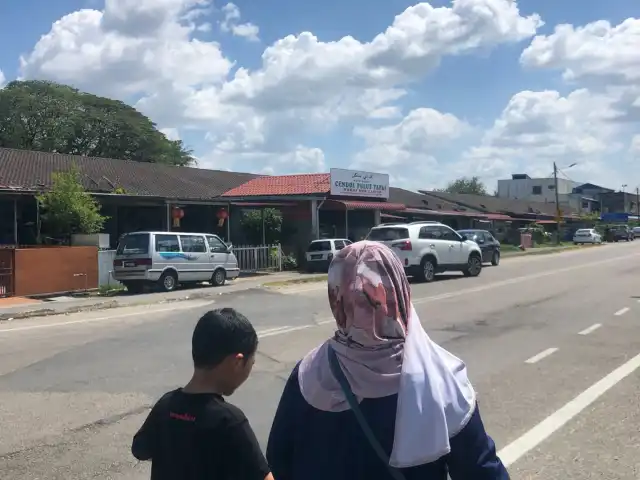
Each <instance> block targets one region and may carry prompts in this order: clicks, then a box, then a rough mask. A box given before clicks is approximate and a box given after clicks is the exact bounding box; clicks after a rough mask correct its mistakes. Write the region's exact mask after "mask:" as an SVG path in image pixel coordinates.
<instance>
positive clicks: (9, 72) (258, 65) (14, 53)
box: [0, 0, 640, 189]
mask: <svg viewBox="0 0 640 480" xmlns="http://www.w3.org/2000/svg"><path fill="white" fill-rule="evenodd" d="M634 3H635V2H634V1H632V0H609V1H607V2H602V1H596V0H580V1H579V0H562V1H557V0H535V1H534V0H521V1H519V2H517V4H516V6H517V10H514V9H513V2H511V1H510V0H458V1H456V2H453V3H452V2H445V1H436V0H434V1H432V2H430V5H431V6H432V7H435V8H436V9H435V10H433V9H428V8H423V7H424V6H425V4H418V3H417V2H415V1H413V2H411V1H406V0H386V1H379V0H369V1H368V2H366V3H365V2H364V1H363V0H355V1H349V2H346V3H345V2H338V1H335V0H326V1H325V2H321V3H318V2H315V3H313V2H310V3H309V2H307V3H303V2H294V1H293V0H272V1H271V2H258V1H247V0H236V1H235V2H234V5H231V6H229V5H227V6H225V4H226V2H221V3H212V2H210V1H209V0H153V1H152V0H136V1H132V0H109V1H107V2H106V5H105V1H104V0H58V1H56V2H50V1H43V0H22V1H21V2H18V1H15V0H5V1H4V2H3V3H2V5H1V6H0V41H1V42H2V45H3V48H2V49H0V71H2V72H3V75H4V77H5V78H6V80H7V81H10V80H12V79H15V78H47V79H52V80H56V81H60V82H62V83H70V84H73V85H74V86H77V87H78V88H81V89H84V90H88V91H92V92H93V93H97V94H103V95H108V96H112V97H118V98H121V99H123V100H125V101H127V102H129V103H131V104H133V105H135V106H136V107H137V108H139V109H140V110H142V111H143V112H144V113H145V114H147V115H149V116H150V117H151V118H152V120H154V121H155V122H156V123H157V124H158V125H159V127H161V128H162V129H163V131H165V132H166V133H167V135H168V136H172V137H173V136H177V137H180V138H182V139H183V140H184V141H185V142H186V143H187V144H188V145H189V146H190V147H191V148H193V149H194V150H195V153H196V155H197V156H198V158H199V163H200V165H201V166H202V167H206V168H222V169H234V170H250V171H256V172H265V173H295V172H307V171H327V170H328V168H330V167H348V166H351V167H354V168H366V169H369V170H373V171H382V172H386V173H390V174H391V176H392V181H393V182H394V183H396V184H398V185H402V186H406V187H407V188H414V189H417V188H431V187H435V186H441V185H444V184H446V182H447V181H449V180H452V179H454V178H456V177H459V176H461V175H479V176H480V177H481V178H482V179H483V180H484V181H485V182H486V183H488V184H489V185H490V186H492V185H493V184H494V183H495V180H496V179H498V178H502V177H504V176H506V175H509V174H510V173H512V172H516V171H517V172H527V173H530V174H532V175H545V174H547V173H548V172H549V171H550V170H551V165H552V163H553V161H556V162H558V164H559V165H568V164H569V163H573V162H576V161H577V162H578V165H577V166H576V167H574V168H573V169H572V171H571V172H567V174H568V175H569V174H570V175H571V178H574V179H576V180H585V181H592V182H596V183H597V182H602V183H607V184H608V186H611V187H613V188H617V187H619V184H621V182H624V183H627V184H630V182H631V183H634V185H635V183H640V169H639V168H638V163H639V162H638V160H639V159H640V136H637V135H638V134H639V133H640V128H638V120H640V107H638V106H637V105H635V102H636V101H637V102H638V105H640V93H639V91H638V87H637V85H638V80H640V48H638V47H637V46H638V45H640V20H638V19H634V18H633V15H634V14H636V15H637V13H636V12H637V3H636V5H635V6H634ZM438 7H442V8H441V9H438ZM83 9H84V10H85V11H84V13H83V14H80V13H78V12H80V11H81V10H83ZM487 12H489V13H488V14H487ZM225 18H226V20H225ZM394 19H395V20H394ZM603 20H605V21H608V22H609V23H596V22H600V21H603ZM55 22H58V27H57V28H53V27H52V25H53V24H54V23H55ZM452 22H453V23H452ZM623 22H624V23H623ZM560 24H567V27H564V28H561V29H560V30H558V31H556V27H557V26H558V25H560ZM390 26H392V27H393V28H391V29H389V27H390ZM52 28H53V29H52ZM305 32H306V33H305ZM43 35H47V37H43ZM287 36H289V37H287ZM345 37H353V40H348V39H345ZM283 39H285V40H283ZM374 39H375V40H374ZM332 42H334V43H332ZM633 45H635V47H634V46H633ZM21 56H23V59H24V60H23V65H22V67H21V63H20V57H21ZM612 72H613V73H612ZM620 72H621V73H620ZM620 118H624V121H622V120H620ZM630 178H631V179H630Z"/></svg>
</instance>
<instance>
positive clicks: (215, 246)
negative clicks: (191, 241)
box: [207, 235, 229, 253]
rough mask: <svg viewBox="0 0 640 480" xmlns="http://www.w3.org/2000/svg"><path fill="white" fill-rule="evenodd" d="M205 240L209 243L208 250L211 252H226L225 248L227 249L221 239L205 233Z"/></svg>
mask: <svg viewBox="0 0 640 480" xmlns="http://www.w3.org/2000/svg"><path fill="white" fill-rule="evenodd" d="M207 242H208V243H209V250H211V251H212V252H213V253H226V252H227V250H229V248H228V247H227V245H226V244H225V243H224V242H223V241H222V240H220V239H219V238H218V237H214V236H213V235H207Z"/></svg>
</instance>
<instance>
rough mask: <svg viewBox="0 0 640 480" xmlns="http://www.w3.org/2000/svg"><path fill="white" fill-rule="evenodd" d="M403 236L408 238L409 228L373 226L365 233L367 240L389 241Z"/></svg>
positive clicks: (400, 238)
mask: <svg viewBox="0 0 640 480" xmlns="http://www.w3.org/2000/svg"><path fill="white" fill-rule="evenodd" d="M405 238H409V230H408V229H406V228H402V227H385V228H373V229H372V230H371V231H370V232H369V235H367V240H373V241H374V242H390V241H393V240H403V239H405Z"/></svg>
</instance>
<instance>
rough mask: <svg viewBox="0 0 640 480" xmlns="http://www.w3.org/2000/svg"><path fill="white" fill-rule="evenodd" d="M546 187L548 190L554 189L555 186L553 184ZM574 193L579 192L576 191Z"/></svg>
mask: <svg viewBox="0 0 640 480" xmlns="http://www.w3.org/2000/svg"><path fill="white" fill-rule="evenodd" d="M547 188H548V189H549V190H555V189H556V186H555V185H547ZM576 193H580V192H576Z"/></svg>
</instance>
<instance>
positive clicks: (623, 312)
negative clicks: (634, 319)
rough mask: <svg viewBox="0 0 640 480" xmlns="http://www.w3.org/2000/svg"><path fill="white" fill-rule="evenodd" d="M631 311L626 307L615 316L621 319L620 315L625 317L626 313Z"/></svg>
mask: <svg viewBox="0 0 640 480" xmlns="http://www.w3.org/2000/svg"><path fill="white" fill-rule="evenodd" d="M629 310H631V309H630V308H629V307H624V308H621V309H620V310H618V311H617V312H616V313H614V315H615V316H616V317H619V316H620V315H624V314H625V313H627V312H628V311H629Z"/></svg>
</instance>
